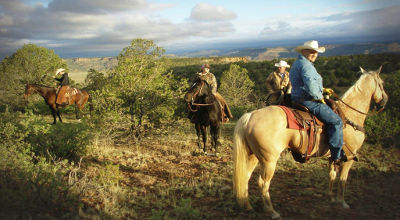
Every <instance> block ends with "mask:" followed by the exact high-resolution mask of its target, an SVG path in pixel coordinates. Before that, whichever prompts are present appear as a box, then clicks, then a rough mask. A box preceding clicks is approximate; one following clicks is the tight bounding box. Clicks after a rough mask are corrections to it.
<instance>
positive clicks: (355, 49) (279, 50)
mask: <svg viewBox="0 0 400 220" xmlns="http://www.w3.org/2000/svg"><path fill="white" fill-rule="evenodd" d="M324 46H325V47H326V49H327V50H326V52H325V53H324V54H321V56H340V55H353V54H377V53H400V42H391V43H362V44H332V45H324ZM182 56H184V57H207V56H208V57H212V56H239V57H249V58H250V59H251V60H271V59H275V58H289V57H296V56H297V52H296V51H295V47H257V48H243V49H228V50H204V51H194V52H188V53H184V54H182Z"/></svg>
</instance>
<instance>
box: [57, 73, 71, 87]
mask: <svg viewBox="0 0 400 220" xmlns="http://www.w3.org/2000/svg"><path fill="white" fill-rule="evenodd" d="M56 80H57V81H59V82H60V86H68V85H69V77H68V73H64V74H63V75H62V76H61V78H56Z"/></svg>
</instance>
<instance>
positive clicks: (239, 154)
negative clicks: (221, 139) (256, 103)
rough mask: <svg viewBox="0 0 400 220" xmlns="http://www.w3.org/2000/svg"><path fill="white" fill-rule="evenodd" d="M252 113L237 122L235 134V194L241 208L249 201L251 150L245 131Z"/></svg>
mask: <svg viewBox="0 0 400 220" xmlns="http://www.w3.org/2000/svg"><path fill="white" fill-rule="evenodd" d="M250 116H251V113H246V114H244V115H243V116H242V117H241V118H240V119H239V120H238V121H237V122H236V126H235V131H234V133H233V168H234V171H233V192H234V194H235V196H236V199H237V201H238V203H239V205H240V207H242V208H243V207H245V204H246V203H247V201H248V198H247V197H248V181H247V175H248V173H247V172H248V171H247V166H248V162H249V161H248V156H249V148H248V145H247V142H246V139H245V136H244V135H245V129H246V127H247V123H248V122H249V119H250Z"/></svg>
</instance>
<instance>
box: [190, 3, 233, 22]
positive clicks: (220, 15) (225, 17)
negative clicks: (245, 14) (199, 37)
mask: <svg viewBox="0 0 400 220" xmlns="http://www.w3.org/2000/svg"><path fill="white" fill-rule="evenodd" d="M236 17H237V16H236V14H235V13H234V12H232V11H229V10H227V9H225V8H223V7H221V6H213V5H209V4H207V3H199V4H197V5H196V6H195V7H194V8H193V9H192V13H191V15H190V18H191V19H193V20H195V21H229V20H232V19H235V18H236Z"/></svg>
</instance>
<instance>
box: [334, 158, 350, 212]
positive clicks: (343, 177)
mask: <svg viewBox="0 0 400 220" xmlns="http://www.w3.org/2000/svg"><path fill="white" fill-rule="evenodd" d="M353 162H354V160H349V161H347V162H345V163H343V166H342V170H341V172H340V180H339V186H338V191H337V202H338V203H339V204H341V205H342V207H343V208H350V206H349V205H348V204H347V203H346V202H345V201H344V192H345V188H346V182H347V178H348V176H349V171H350V168H351V166H352V165H353Z"/></svg>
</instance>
